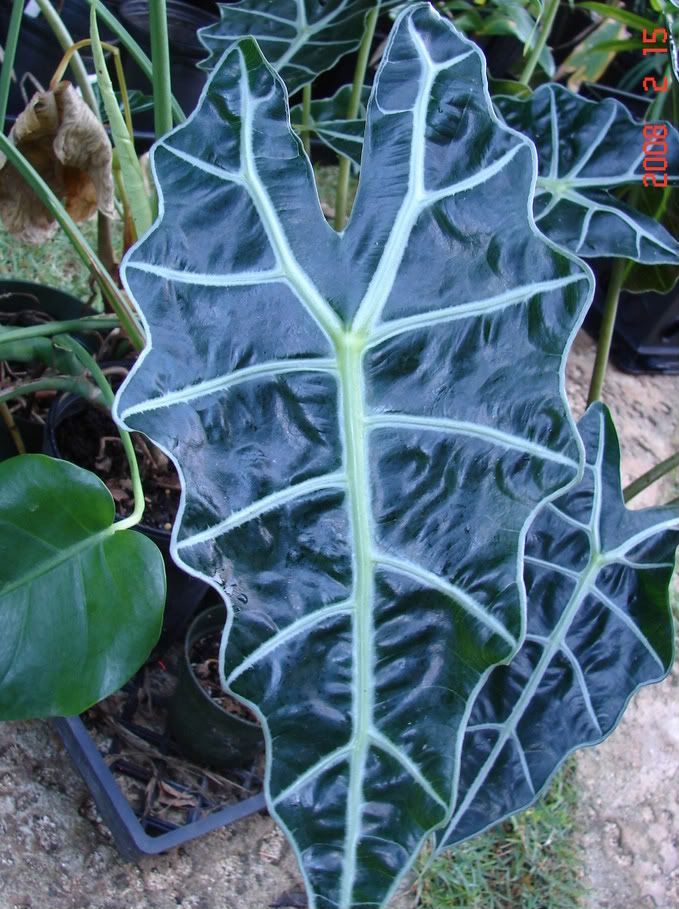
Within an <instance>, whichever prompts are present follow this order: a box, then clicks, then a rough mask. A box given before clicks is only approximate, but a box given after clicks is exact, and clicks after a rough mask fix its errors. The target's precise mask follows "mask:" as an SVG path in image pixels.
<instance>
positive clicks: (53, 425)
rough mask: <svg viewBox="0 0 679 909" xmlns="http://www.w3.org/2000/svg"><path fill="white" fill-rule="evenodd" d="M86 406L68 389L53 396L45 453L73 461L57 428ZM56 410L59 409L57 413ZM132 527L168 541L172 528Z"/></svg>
mask: <svg viewBox="0 0 679 909" xmlns="http://www.w3.org/2000/svg"><path fill="white" fill-rule="evenodd" d="M114 362H115V363H116V364H118V363H123V362H125V363H127V361H110V365H113V363H114ZM100 365H106V364H100ZM75 405H80V407H78V408H76V407H75ZM71 406H73V407H74V410H73V413H71V412H70V409H71ZM87 407H94V405H93V404H92V402H91V401H86V400H85V399H84V398H81V397H80V395H77V394H74V393H73V392H70V391H65V392H63V393H62V394H60V395H57V396H56V397H55V399H54V401H53V402H52V405H51V406H50V408H49V410H48V411H47V418H46V419H45V425H44V441H45V444H44V448H45V449H48V448H49V451H47V453H48V454H50V456H51V457H55V458H59V460H61V461H68V463H69V464H72V463H73V462H72V461H69V459H68V458H65V457H64V455H63V454H62V452H61V449H60V447H59V443H58V441H57V429H58V428H59V426H60V424H61V422H62V421H63V420H64V419H65V418H66V417H68V416H75V414H76V413H78V411H79V410H81V409H82V410H85V409H86V408H87ZM57 410H59V412H58V413H57ZM141 435H143V433H141ZM52 452H54V454H52ZM124 517H125V516H124V515H121V514H120V513H119V512H118V510H117V509H116V520H118V521H119V520H122V519H123V518H124ZM175 520H176V519H175ZM173 526H174V522H173ZM133 529H134V530H139V531H141V532H142V533H144V534H146V535H147V536H149V537H153V536H154V535H157V536H159V537H162V539H164V540H166V541H168V542H169V540H170V538H171V536H172V530H165V528H163V527H156V526H154V525H153V524H145V523H144V521H143V520H142V521H140V522H139V523H138V524H135V525H134V528H133ZM198 580H201V579H198Z"/></svg>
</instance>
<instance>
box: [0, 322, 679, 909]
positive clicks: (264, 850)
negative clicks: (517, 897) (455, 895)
mask: <svg viewBox="0 0 679 909" xmlns="http://www.w3.org/2000/svg"><path fill="white" fill-rule="evenodd" d="M592 352H593V345H592V344H591V343H590V342H589V341H588V340H587V338H585V337H584V336H583V337H581V338H579V339H578V341H577V342H576V346H575V348H574V351H573V354H572V357H571V362H570V367H569V384H570V392H571V395H572V398H573V403H574V407H575V408H576V411H577V412H578V414H579V413H581V412H582V410H583V407H584V395H585V393H586V385H587V382H588V377H589V373H590V369H591V360H592ZM678 391H679V378H668V377H662V376H658V377H645V378H636V377H634V378H633V377H629V376H623V375H621V374H619V373H617V372H615V371H611V373H610V378H609V381H608V383H607V386H606V399H607V401H608V402H609V404H610V405H611V407H612V410H613V411H614V415H615V417H616V419H617V421H618V425H619V427H620V432H621V436H622V439H623V449H624V472H625V477H626V479H629V478H631V477H632V476H636V475H638V474H640V473H642V472H643V471H644V470H646V469H647V468H648V467H650V466H651V465H652V464H653V463H654V462H655V461H656V460H658V459H660V458H662V457H665V456H667V455H668V454H669V453H670V452H671V450H672V436H673V434H674V432H675V429H676V427H677V425H678V423H679V394H677V392H678ZM651 498H652V496H646V500H647V502H648V500H650V499H651ZM678 694H679V692H678V691H677V683H676V681H672V680H669V681H667V682H665V683H663V684H662V685H659V686H655V687H654V688H652V689H647V690H646V691H645V692H644V693H642V695H641V696H640V697H638V698H637V700H636V701H635V702H634V704H633V706H632V708H631V710H630V711H629V715H628V718H627V719H626V720H625V721H624V723H623V726H622V727H621V728H620V729H619V730H618V731H617V732H616V733H615V734H614V735H613V736H612V737H611V738H610V739H609V740H608V741H607V742H606V743H605V745H604V746H602V747H601V748H599V749H598V750H596V751H589V752H587V753H583V755H582V757H581V758H580V761H579V765H578V766H579V775H580V780H581V784H582V787H583V799H582V808H581V811H582V815H583V824H584V830H585V832H584V836H583V842H584V847H585V850H586V856H587V858H586V862H587V864H586V867H585V869H584V876H585V878H586V880H587V881H588V882H589V883H590V884H591V898H590V905H589V906H588V907H587V909H644V907H660V909H677V907H679V851H678V850H679V803H678V801H679V787H677V783H678V782H679V777H678V775H677V764H678V762H679V711H678V710H677V695H678ZM299 890H300V881H299V877H298V873H297V871H296V868H295V863H294V860H293V858H292V856H291V854H290V850H289V849H288V847H287V845H286V843H285V841H284V839H283V837H282V836H281V835H280V834H279V833H278V832H277V831H276V830H275V828H274V826H273V824H272V822H271V821H270V820H269V819H268V818H267V817H266V816H262V815H257V816H255V817H252V818H250V819H248V820H246V821H243V822H240V823H239V824H236V825H234V826H232V827H230V828H228V829H225V830H221V831H218V832H216V833H213V834H211V835H209V836H207V837H204V838H203V839H201V840H198V841H194V842H193V843H190V844H188V845H187V846H186V847H184V848H181V849H178V850H176V851H174V852H172V853H170V854H168V855H165V856H156V857H151V858H144V859H142V860H141V861H140V862H139V863H138V864H126V863H124V862H122V861H121V859H120V858H119V856H118V854H117V852H116V850H115V847H114V846H113V844H112V842H111V839H110V835H109V834H108V832H107V830H106V828H105V827H103V825H102V824H101V823H98V822H97V821H96V818H95V817H94V815H93V811H92V808H91V804H90V802H89V798H88V795H87V790H86V789H85V787H84V785H83V784H82V783H81V782H80V779H79V777H78V776H77V775H76V773H75V771H74V770H73V768H72V766H71V764H70V761H69V759H68V757H67V756H66V755H65V754H64V752H63V749H62V748H61V746H60V744H59V741H58V739H57V738H56V737H55V736H54V735H53V734H52V732H51V730H50V728H49V726H48V725H47V724H46V723H40V722H35V723H6V724H2V725H0V909H38V907H40V909H45V907H49V909H176V907H177V906H180V907H185V909H266V907H269V906H281V907H282V906H295V905H297V906H301V905H304V903H303V901H302V900H301V899H300V897H301V894H300V892H299ZM397 905H398V909H411V907H412V898H411V897H409V896H408V897H405V898H401V899H400V900H399V901H398V902H397V903H395V906H394V909H396V906H397ZM545 909H559V907H558V906H550V907H545Z"/></svg>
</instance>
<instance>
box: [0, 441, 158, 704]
mask: <svg viewBox="0 0 679 909" xmlns="http://www.w3.org/2000/svg"><path fill="white" fill-rule="evenodd" d="M113 519H114V506H113V499H112V498H111V495H110V493H109V491H108V490H107V489H106V487H105V486H104V484H103V483H102V482H101V480H99V478H98V477H96V476H95V475H94V474H92V473H89V471H87V470H82V468H80V467H76V466H75V465H74V464H69V463H68V462H66V461H57V460H55V459H53V458H47V457H45V456H44V455H22V456H21V457H17V458H12V459H10V460H8V461H3V462H2V463H0V719H3V720H10V719H27V718H31V717H40V716H62V715H65V716H69V715H71V714H77V713H80V712H81V711H82V710H85V709H86V708H87V707H89V706H90V705H91V704H93V703H94V702H95V701H98V700H100V699H101V698H104V697H106V696H107V695H109V694H111V693H112V692H113V691H115V690H116V689H117V688H120V686H121V685H123V684H124V683H125V682H126V681H127V680H128V679H129V678H130V677H131V676H132V675H134V673H135V672H136V671H137V669H139V667H140V666H141V664H142V663H143V662H144V660H145V659H146V657H147V656H148V655H149V653H150V651H151V649H152V647H153V645H154V644H155V642H156V640H157V638H158V635H159V633H160V625H161V621H162V616H163V607H164V604H165V568H164V565H163V560H162V556H161V554H160V552H159V550H158V549H157V547H156V546H155V544H154V543H152V542H151V541H150V540H149V539H148V538H147V537H145V536H142V534H139V533H136V532H134V531H131V530H122V531H119V532H116V533H114V531H113Z"/></svg>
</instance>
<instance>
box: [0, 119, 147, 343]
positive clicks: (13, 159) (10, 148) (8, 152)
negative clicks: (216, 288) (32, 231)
mask: <svg viewBox="0 0 679 909" xmlns="http://www.w3.org/2000/svg"><path fill="white" fill-rule="evenodd" d="M0 152H2V153H3V154H4V155H5V156H6V157H7V160H8V161H9V163H10V164H11V165H12V166H13V167H14V168H15V169H16V170H17V171H18V172H19V174H20V175H21V176H22V177H23V178H24V180H25V181H26V182H27V183H28V185H29V186H30V187H31V189H32V190H33V192H34V193H35V194H36V196H37V197H38V198H39V199H40V201H41V202H42V203H43V205H45V206H46V207H47V208H48V209H49V211H50V213H51V214H52V215H53V216H54V218H55V219H56V220H57V221H58V222H59V224H60V225H61V227H62V229H63V231H64V233H65V234H66V236H67V237H68V239H69V241H70V243H71V245H72V246H73V248H74V250H75V251H76V253H77V254H78V255H79V256H80V258H81V259H82V261H83V262H84V263H85V265H86V266H87V267H88V268H89V269H91V271H92V273H93V274H94V277H95V279H96V281H97V283H98V284H99V287H100V288H101V292H102V294H103V295H104V297H105V298H106V300H107V301H108V302H109V304H110V306H111V308H112V309H113V311H114V313H115V314H116V316H117V317H118V319H119V320H120V325H121V328H122V329H123V331H124V332H125V333H126V334H127V335H128V337H129V339H130V341H131V343H132V345H133V347H134V348H135V349H136V350H141V349H142V348H143V346H144V336H143V334H142V330H141V328H140V326H139V323H138V321H137V317H136V314H135V313H134V310H133V309H132V306H131V304H130V303H129V301H128V300H127V299H126V297H125V296H124V295H123V292H122V291H121V290H120V289H119V288H118V287H117V286H116V284H115V282H114V281H113V278H112V277H111V276H110V275H109V273H108V271H107V270H106V267H105V266H104V264H103V263H102V262H101V260H100V259H99V257H98V256H97V254H96V253H95V252H94V250H93V249H92V247H91V246H90V244H89V243H88V242H87V240H86V239H85V237H84V236H83V235H82V233H81V232H80V230H79V229H78V226H77V224H76V223H75V221H74V220H73V219H72V218H71V216H70V215H69V214H68V212H67V211H66V209H65V208H64V206H63V205H62V204H61V201H60V200H59V199H58V198H57V196H55V194H54V193H53V192H52V190H51V189H50V187H49V186H48V185H47V183H45V181H44V180H43V179H42V177H41V176H40V174H39V173H38V172H37V171H36V170H35V168H34V167H33V166H32V165H31V164H30V162H29V161H27V160H26V158H24V156H23V155H22V154H21V152H20V151H19V150H18V149H17V148H16V147H15V146H14V145H12V143H11V142H10V141H9V139H8V138H7V137H6V136H3V135H1V134H0Z"/></svg>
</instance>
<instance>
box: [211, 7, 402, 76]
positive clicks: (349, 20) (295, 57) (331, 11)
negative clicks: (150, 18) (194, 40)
mask: <svg viewBox="0 0 679 909" xmlns="http://www.w3.org/2000/svg"><path fill="white" fill-rule="evenodd" d="M377 5H378V4H377V0H276V2H275V3H274V2H272V0H241V2H240V3H233V4H229V5H227V4H220V8H219V9H220V15H221V18H220V21H219V22H216V23H215V24H214V25H209V26H207V28H201V29H199V31H198V37H199V38H200V40H201V42H202V43H203V44H204V45H205V47H206V48H207V50H208V51H210V56H209V57H208V58H207V60H205V61H204V63H202V64H201V66H203V68H204V69H209V70H211V69H213V68H214V67H215V66H216V64H217V61H218V60H219V58H220V57H221V55H222V54H223V53H224V51H225V50H226V49H227V47H229V45H230V44H232V43H233V42H234V41H236V40H238V39H240V38H244V37H245V36H246V35H249V36H251V37H252V38H256V39H257V43H258V44H259V46H260V48H261V50H262V53H263V54H264V56H265V57H266V59H267V60H268V61H269V63H271V64H272V65H273V66H274V68H275V69H276V71H277V72H278V73H280V75H281V77H282V79H283V81H284V82H285V84H286V85H287V87H288V91H289V92H290V93H291V94H292V93H293V92H295V91H297V89H299V88H302V86H303V85H306V84H307V83H308V82H311V81H313V80H314V79H315V78H316V76H317V75H318V74H319V73H323V72H325V71H326V70H327V69H331V68H332V67H333V66H334V65H335V63H337V61H338V60H339V59H340V58H341V57H343V56H344V55H345V54H349V53H351V52H352V51H355V50H356V49H357V48H358V45H359V44H360V42H361V38H362V36H363V28H364V24H365V17H366V15H367V14H368V13H369V12H370V10H371V9H373V8H374V7H375V6H377ZM381 5H382V6H388V5H389V3H385V2H382V4H381Z"/></svg>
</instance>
